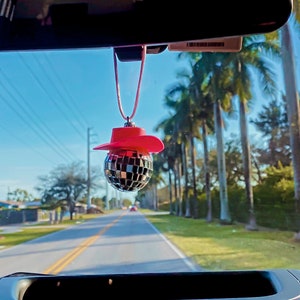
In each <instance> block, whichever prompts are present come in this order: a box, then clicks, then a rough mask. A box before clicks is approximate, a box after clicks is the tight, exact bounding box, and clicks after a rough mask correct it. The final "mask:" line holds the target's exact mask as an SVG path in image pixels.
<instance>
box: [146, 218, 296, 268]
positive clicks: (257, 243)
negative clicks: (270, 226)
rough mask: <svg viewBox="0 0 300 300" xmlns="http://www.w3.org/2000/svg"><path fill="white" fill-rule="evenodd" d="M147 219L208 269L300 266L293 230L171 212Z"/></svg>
mask: <svg viewBox="0 0 300 300" xmlns="http://www.w3.org/2000/svg"><path fill="white" fill-rule="evenodd" d="M147 218H148V219H149V221H150V222H151V223H152V224H153V225H154V226H155V227H156V228H157V229H158V230H159V231H160V232H162V233H163V234H164V235H165V236H166V237H167V238H168V239H169V240H170V241H172V242H173V243H174V244H175V245H176V246H177V247H178V248H179V249H181V250H182V252H184V253H185V254H186V255H187V256H189V257H190V258H191V259H193V260H194V261H195V262H196V263H197V264H199V265H200V266H201V267H203V268H204V269H207V270H213V271H217V270H237V269H240V270H247V269H248V270H249V269H271V268H275V269H276V268H292V269H299V268H300V243H297V242H295V241H294V240H293V232H287V231H274V230H272V231H270V230H259V231H247V230H245V226H243V225H220V224H219V223H207V222H206V221H205V220H199V219H198V220H195V219H187V218H184V217H176V216H171V215H159V216H154V215H149V216H147Z"/></svg>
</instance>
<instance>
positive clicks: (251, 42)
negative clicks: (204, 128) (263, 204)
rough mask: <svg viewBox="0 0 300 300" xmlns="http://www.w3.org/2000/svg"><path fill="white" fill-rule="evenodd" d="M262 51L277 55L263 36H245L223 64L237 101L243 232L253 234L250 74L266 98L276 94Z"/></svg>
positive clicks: (272, 75) (275, 48) (271, 41)
mask: <svg viewBox="0 0 300 300" xmlns="http://www.w3.org/2000/svg"><path fill="white" fill-rule="evenodd" d="M262 50H264V51H266V52H267V53H271V54H275V55H278V54H279V47H278V44H277V43H276V42H275V41H274V40H268V39H265V38H264V36H255V35H253V36H247V37H244V39H243V46H242V50H241V51H240V52H238V53H233V54H228V55H227V59H226V62H225V64H226V63H227V64H228V65H230V68H231V70H232V77H231V78H232V83H231V89H232V94H233V95H234V96H236V97H237V99H238V107H239V126H240V139H241V145H242V155H243V168H244V180H245V191H246V200H247V203H248V209H249V223H248V224H247V226H246V228H247V229H249V230H256V229H257V225H256V218H255V214H254V199H253V190H252V182H251V181H252V168H251V153H250V143H249V137H248V122H247V117H246V113H247V109H248V108H247V106H248V101H249V100H250V99H251V98H252V93H251V88H252V87H253V84H252V82H253V80H252V74H253V70H256V71H258V74H259V79H260V83H261V84H262V86H263V89H262V90H263V91H264V92H265V95H266V96H270V95H271V96H275V93H276V91H277V89H276V84H275V81H274V78H275V76H274V73H273V72H272V70H271V69H270V68H269V66H268V64H267V61H266V59H265V57H264V56H263V55H262Z"/></svg>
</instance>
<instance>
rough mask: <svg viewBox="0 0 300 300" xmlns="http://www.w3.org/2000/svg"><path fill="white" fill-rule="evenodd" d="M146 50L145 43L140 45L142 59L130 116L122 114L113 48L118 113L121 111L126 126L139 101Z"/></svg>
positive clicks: (129, 123)
mask: <svg viewBox="0 0 300 300" xmlns="http://www.w3.org/2000/svg"><path fill="white" fill-rule="evenodd" d="M146 51H147V47H146V46H145V45H143V46H142V60H141V68H140V75H139V81H138V87H137V91H136V96H135V102H134V107H133V111H132V114H131V115H130V116H126V115H125V114H124V111H123V107H122V101H121V95H120V85H119V76H118V63H117V54H116V51H115V49H114V67H115V80H116V89H117V97H118V106H119V110H120V113H121V115H122V117H123V119H124V120H126V123H125V126H126V124H127V126H131V124H132V123H131V120H132V118H133V117H134V115H135V113H136V110H137V106H138V102H139V96H140V87H141V82H142V75H143V70H144V64H145V58H146Z"/></svg>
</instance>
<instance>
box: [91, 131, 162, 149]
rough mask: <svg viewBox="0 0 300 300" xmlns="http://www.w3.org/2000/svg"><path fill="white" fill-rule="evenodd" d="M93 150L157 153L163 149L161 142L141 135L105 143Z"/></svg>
mask: <svg viewBox="0 0 300 300" xmlns="http://www.w3.org/2000/svg"><path fill="white" fill-rule="evenodd" d="M93 149H94V150H118V149H126V150H139V151H147V152H149V153H158V152H161V151H162V150H163V149H164V144H163V142H162V141H161V140H160V139H159V138H157V137H155V136H152V135H141V136H136V137H127V138H124V139H122V140H119V141H116V142H110V143H105V144H102V145H99V146H96V147H94V148H93Z"/></svg>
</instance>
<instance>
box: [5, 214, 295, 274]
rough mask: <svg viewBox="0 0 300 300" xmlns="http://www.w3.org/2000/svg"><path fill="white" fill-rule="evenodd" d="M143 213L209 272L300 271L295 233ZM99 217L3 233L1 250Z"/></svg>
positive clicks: (82, 217)
mask: <svg viewBox="0 0 300 300" xmlns="http://www.w3.org/2000/svg"><path fill="white" fill-rule="evenodd" d="M140 211H141V212H142V213H144V214H145V216H146V217H147V219H148V220H149V221H150V222H151V223H152V224H153V225H154V226H155V227H156V228H157V229H158V230H159V231H160V232H162V233H163V234H164V235H165V236H166V237H167V238H168V239H169V240H170V241H172V243H173V244H175V245H176V246H177V247H178V248H179V249H180V250H181V251H182V252H183V253H185V254H186V255H187V256H189V257H190V258H191V259H193V260H194V261H195V262H196V263H197V264H199V265H200V266H201V267H203V268H204V269H206V270H213V271H216V270H237V269H239V270H249V269H274V268H275V269H276V268H277V269H280V268H292V269H300V243H297V242H295V241H294V240H293V234H294V233H293V232H288V231H275V230H272V231H271V230H259V231H247V230H245V226H243V225H220V224H218V223H206V222H205V221H204V220H199V219H198V220H195V219H189V218H184V217H176V216H172V215H169V214H165V215H154V214H149V212H150V211H149V210H140ZM106 213H110V212H109V211H108V212H106ZM98 216H99V215H93V214H91V215H81V216H80V217H78V218H75V219H74V220H68V219H66V220H64V221H63V222H62V223H60V224H58V225H56V226H55V225H51V226H49V222H45V223H41V224H38V225H39V226H30V227H26V226H24V227H23V229H22V231H20V232H14V233H6V234H1V231H0V248H7V247H11V246H14V245H17V244H20V243H24V242H26V241H28V240H32V239H35V238H38V237H40V236H42V235H45V234H49V233H52V232H55V231H58V230H61V229H63V228H65V226H70V225H75V224H78V223H81V222H84V221H86V220H88V219H91V218H95V217H98Z"/></svg>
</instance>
